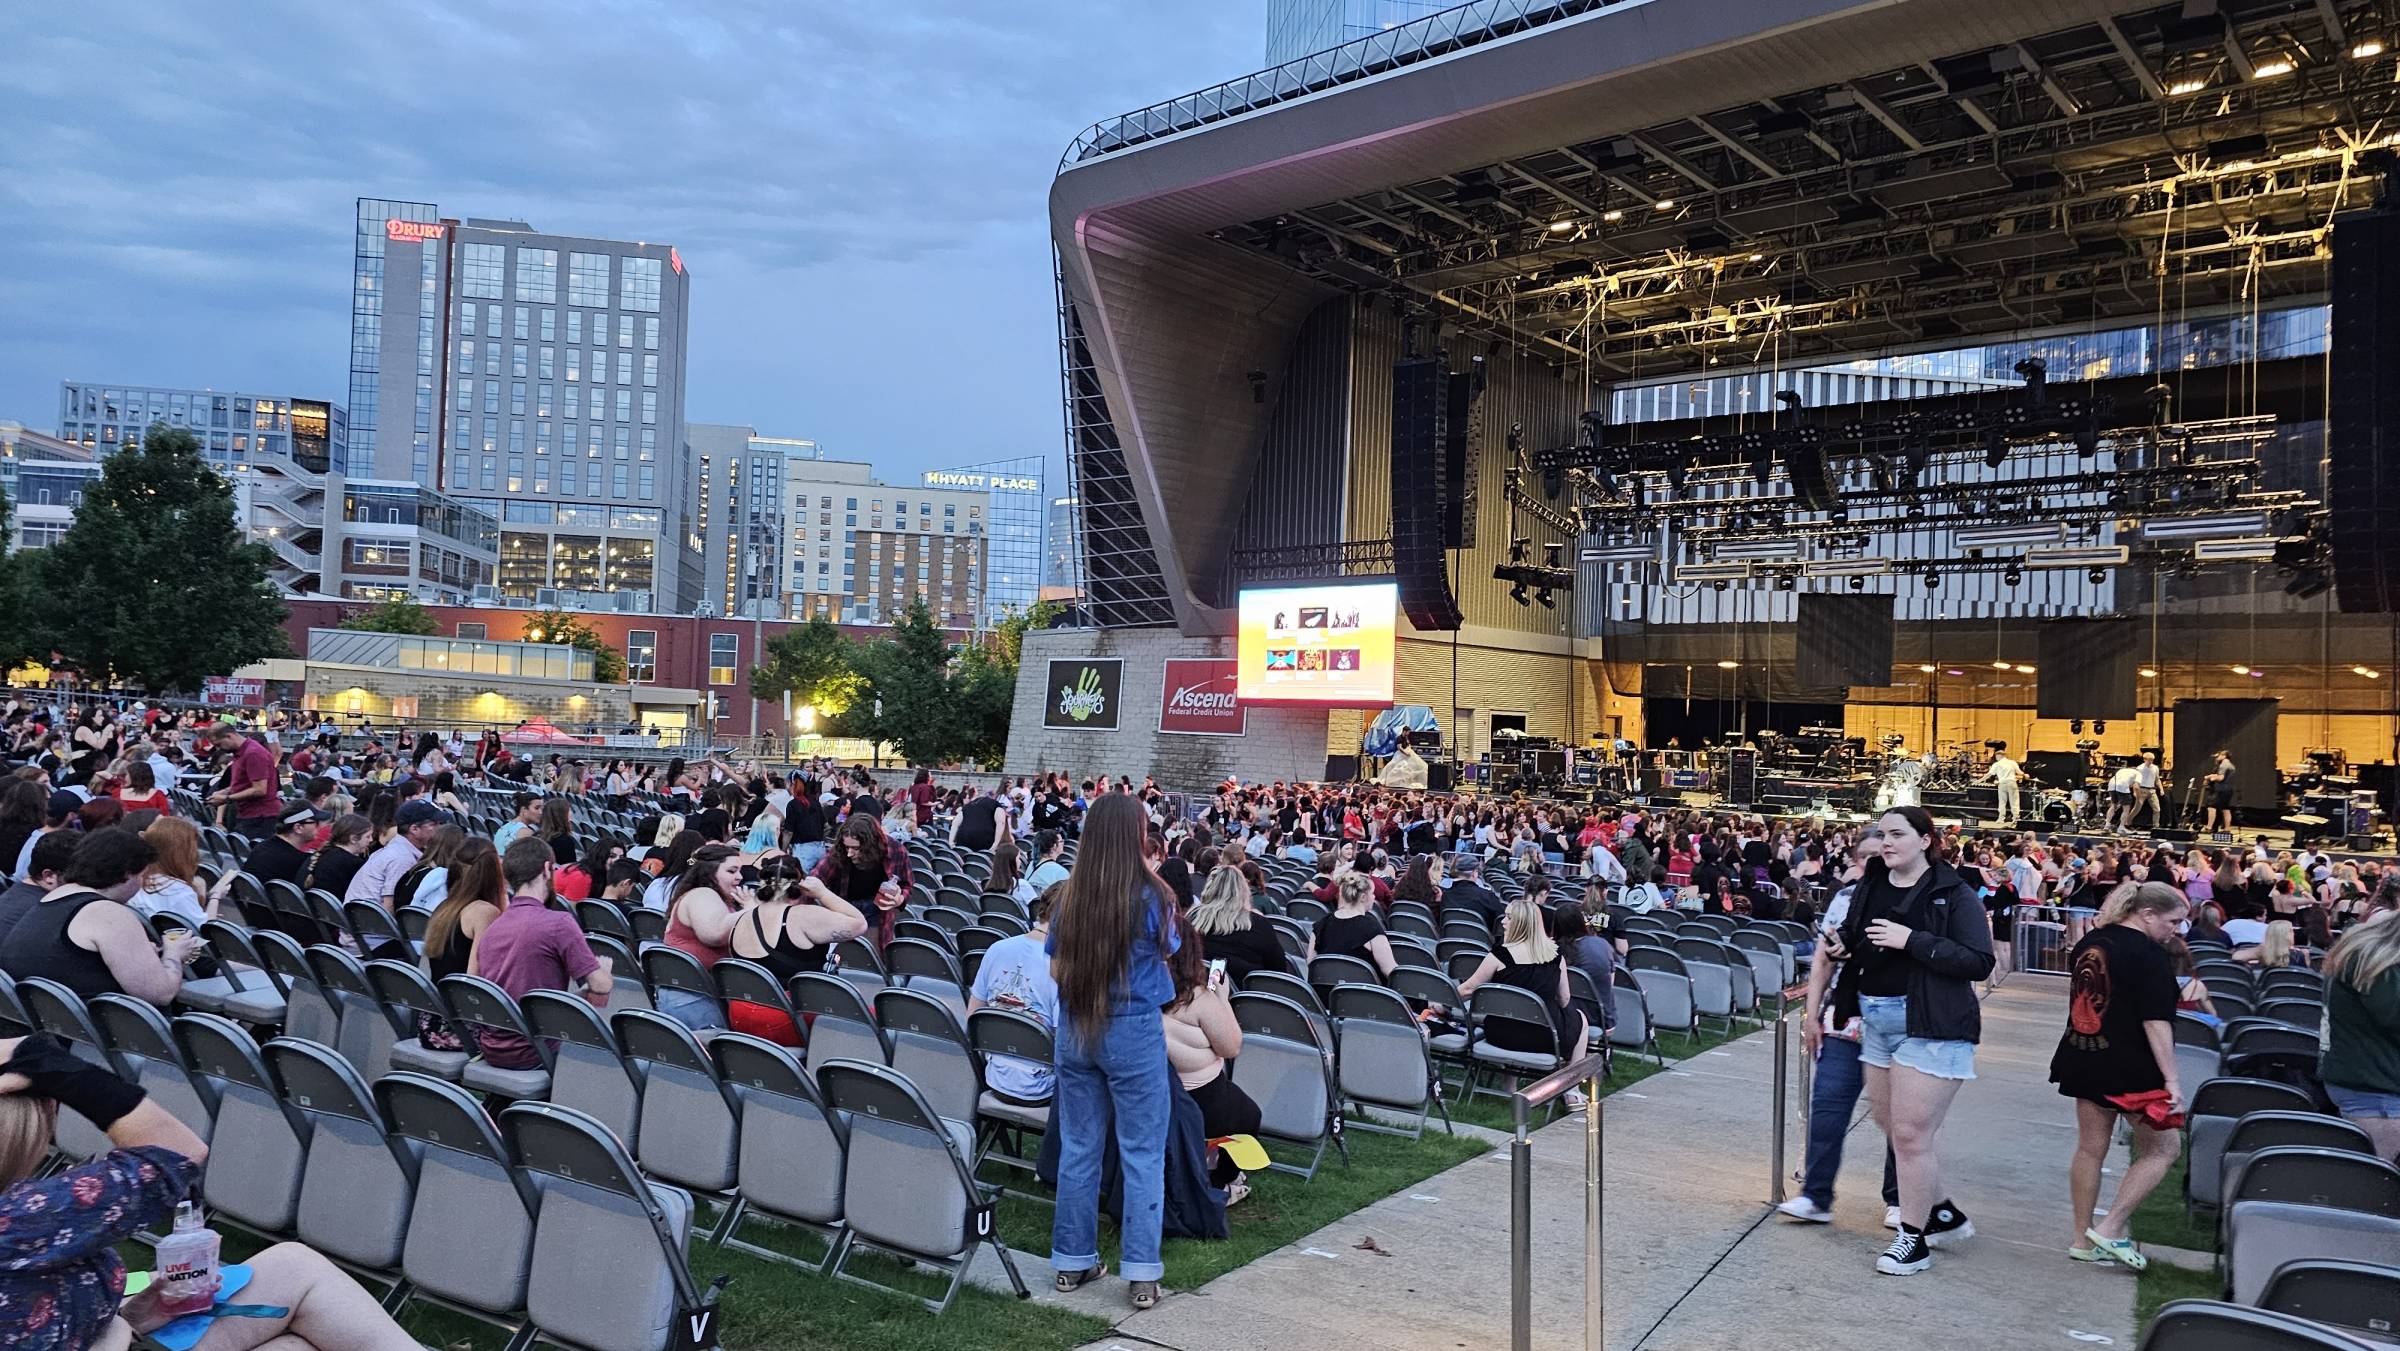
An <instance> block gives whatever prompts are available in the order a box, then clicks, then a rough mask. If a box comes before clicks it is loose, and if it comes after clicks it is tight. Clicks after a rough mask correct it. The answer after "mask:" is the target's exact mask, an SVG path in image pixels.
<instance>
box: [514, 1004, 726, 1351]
mask: <svg viewBox="0 0 2400 1351" xmlns="http://www.w3.org/2000/svg"><path fill="white" fill-rule="evenodd" d="M621 1016H624V1017H632V1018H640V1017H652V1018H661V1019H662V1020H663V1021H666V1022H669V1023H673V1024H674V1026H675V1027H676V1029H677V1030H678V1031H681V1032H682V1033H683V1035H684V1038H685V1040H686V1041H687V1042H689V1044H690V1046H691V1048H692V1049H693V1051H694V1052H695V1053H697V1052H698V1051H699V1049H700V1043H699V1040H698V1039H697V1038H695V1037H693V1036H692V1035H691V1033H690V1030H689V1029H687V1028H684V1027H683V1026H682V1024H680V1023H674V1020H673V1019H670V1018H665V1017H664V1015H661V1014H644V1013H642V1012H640V1011H638V1010H636V1011H634V1012H631V1013H628V1014H624V1015H621ZM500 1130H501V1134H502V1136H503V1137H504V1138H505V1139H506V1140H507V1141H508V1144H509V1147H510V1148H511V1149H512V1150H513V1151H514V1152H515V1154H516V1156H517V1165H518V1167H519V1168H521V1169H523V1170H524V1171H525V1172H527V1173H529V1174H531V1175H533V1176H534V1178H535V1179H536V1180H537V1181H538V1183H539V1185H540V1188H541V1207H540V1211H539V1213H538V1217H537V1218H536V1220H535V1221H534V1232H533V1267H532V1271H531V1273H530V1275H529V1276H528V1278H527V1281H526V1293H525V1307H526V1312H527V1313H528V1314H529V1315H530V1316H531V1318H532V1320H533V1324H534V1326H535V1327H538V1328H540V1329H541V1330H542V1335H543V1336H544V1338H546V1339H547V1340H551V1341H556V1342H561V1343H564V1344H566V1345H569V1346H577V1347H585V1348H589V1351H666V1348H667V1347H669V1346H672V1345H677V1344H679V1343H678V1338H680V1337H685V1336H689V1337H690V1339H691V1340H690V1341H689V1342H684V1343H681V1344H685V1345H689V1344H692V1343H695V1342H696V1343H697V1344H699V1345H702V1346H708V1345H713V1344H715V1341H716V1333H715V1325H716V1315H717V1307H716V1292H717V1290H718V1288H720V1287H721V1286H722V1284H723V1282H721V1281H720V1282H719V1283H718V1285H716V1286H711V1287H709V1288H707V1289H705V1290H704V1289H702V1288H701V1286H700V1284H699V1282H698V1281H696V1280H694V1279H693V1277H692V1272H691V1268H690V1266H689V1265H688V1264H686V1262H685V1261H684V1255H683V1253H684V1243H685V1241H686V1239H687V1238H689V1236H690V1234H691V1227H692V1198H691V1197H690V1196H689V1195H687V1194H686V1193H684V1192H683V1190H682V1189H680V1188H677V1187H671V1186H667V1185H664V1184H661V1183H656V1182H651V1181H648V1180H647V1179H645V1178H644V1177H643V1176H642V1174H641V1171H640V1169H639V1168H637V1167H636V1166H635V1165H634V1161H633V1159H632V1158H631V1157H629V1156H628V1155H627V1154H626V1152H625V1147H624V1146H623V1145H622V1144H620V1143H618V1141H617V1138H616V1137H615V1136H614V1135H611V1134H610V1133H609V1131H608V1128H607V1127H605V1126H603V1125H601V1124H600V1123H599V1122H597V1121H594V1120H592V1119H591V1118H590V1117H588V1116H585V1115H584V1114H582V1113H581V1112H578V1111H575V1110H573V1109H572V1108H566V1107H560V1106H558V1105H556V1104H555V1103H547V1102H520V1103H516V1104H513V1105H511V1106H510V1107H509V1108H508V1110H506V1111H504V1112H502V1113H501V1114H500Z"/></svg>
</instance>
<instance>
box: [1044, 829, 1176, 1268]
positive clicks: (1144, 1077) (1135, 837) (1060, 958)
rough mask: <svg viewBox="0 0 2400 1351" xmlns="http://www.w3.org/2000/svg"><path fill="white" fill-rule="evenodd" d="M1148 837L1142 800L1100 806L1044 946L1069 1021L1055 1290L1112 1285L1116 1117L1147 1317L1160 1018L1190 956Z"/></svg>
mask: <svg viewBox="0 0 2400 1351" xmlns="http://www.w3.org/2000/svg"><path fill="white" fill-rule="evenodd" d="M1147 831H1148V824H1147V822H1145V821H1144V819H1143V817H1142V808H1141V804H1140V803H1139V802H1136V801H1135V800H1134V799H1133V798H1131V797H1129V796H1127V795H1125V794H1122V793H1109V794H1106V795H1105V796H1102V797H1100V798H1099V799H1097V800H1096V801H1094V802H1093V803H1092V806H1091V810H1090V811H1089V812H1088V813H1087V814H1086V815H1085V817H1084V821H1083V836H1082V840H1083V842H1082V845H1081V846H1080V847H1079V848H1078V850H1077V852H1076V855H1075V870H1074V871H1073V872H1072V873H1070V874H1069V875H1068V877H1067V880H1066V881H1065V882H1063V883H1061V884H1060V889H1059V896H1058V900H1057V903H1056V904H1055V906H1054V907H1053V909H1052V914H1051V930H1050V938H1049V940H1048V942H1047V944H1046V945H1045V946H1046V948H1047V949H1048V951H1049V953H1050V956H1051V962H1050V972H1051V975H1052V977H1053V978H1055V979H1056V981H1057V982H1058V1007H1059V1011H1060V1013H1061V1015H1062V1019H1063V1022H1064V1026H1063V1027H1061V1028H1060V1031H1061V1032H1062V1033H1064V1035H1063V1036H1061V1037H1060V1038H1059V1042H1058V1129H1059V1133H1060V1139H1059V1158H1058V1202H1057V1208H1056V1210H1055V1212H1054V1218H1053V1219H1052V1221H1051V1230H1050V1247H1051V1253H1050V1265H1051V1268H1052V1269H1053V1270H1054V1271H1055V1272H1056V1275H1055V1277H1054V1279H1053V1282H1052V1283H1053V1284H1054V1285H1055V1286H1056V1288H1057V1289H1058V1291H1059V1293H1061V1294H1065V1293H1067V1292H1070V1291H1073V1290H1075V1289H1077V1288H1078V1287H1080V1286H1082V1285H1083V1284H1085V1283H1086V1282H1088V1281H1091V1280H1092V1279H1094V1278H1096V1277H1098V1276H1100V1275H1101V1274H1103V1271H1104V1268H1103V1267H1102V1266H1101V1264H1100V1165H1101V1156H1102V1153H1103V1151H1104V1146H1105V1141H1104V1139H1103V1135H1104V1133H1105V1132H1106V1131H1107V1129H1108V1123H1109V1121H1110V1119H1111V1116H1112V1114H1113V1117H1114V1119H1115V1123H1116V1141H1117V1158H1118V1161H1119V1166H1120V1168H1121V1169H1122V1174H1123V1181H1122V1184H1121V1188H1120V1191H1121V1195H1122V1197H1123V1202H1124V1215H1123V1220H1122V1223H1121V1226H1120V1229H1119V1236H1120V1239H1121V1243H1122V1253H1123V1256H1122V1259H1121V1263H1120V1269H1121V1270H1122V1272H1123V1273H1124V1276H1125V1279H1126V1281H1127V1282H1128V1283H1129V1285H1130V1287H1131V1289H1130V1295H1131V1298H1132V1301H1133V1307H1134V1308H1136V1309H1148V1308H1153V1307H1155V1306H1156V1305H1157V1303H1158V1282H1159V1278H1160V1277H1162V1276H1164V1275H1165V1274H1166V1268H1165V1267H1164V1266H1163V1265H1161V1264H1160V1261H1159V1233H1160V1228H1161V1225H1162V1222H1163V1216H1162V1212H1161V1205H1162V1202H1163V1199H1164V1196H1165V1191H1166V1139H1167V1110H1168V1100H1169V1096H1170V1095H1169V1093H1168V1091H1167V1075H1168V1068H1167V1042H1166V1033H1165V1030H1164V1028H1163V1027H1162V1025H1161V1024H1160V1022H1159V1012H1160V1011H1161V1010H1162V1009H1164V1008H1165V1007H1166V1006H1167V1005H1168V1004H1169V1003H1171V1002H1173V1000H1174V998H1175V982H1174V979H1173V978H1172V977H1171V976H1170V975H1169V974H1168V972H1167V964H1166V958H1167V957H1168V956H1170V955H1172V954H1173V953H1174V952H1176V951H1177V950H1178V949H1179V948H1180V946H1181V944H1180V940H1179V938H1178V935H1177V932H1176V926H1175V922H1174V919H1173V918H1172V917H1171V916H1170V915H1169V914H1168V913H1167V906H1168V900H1167V889H1166V888H1165V887H1164V886H1162V885H1160V883H1159V881H1158V878H1157V877H1156V876H1155V875H1154V874H1153V873H1152V872H1151V871H1150V866H1149V865H1148V864H1147V863H1146V862H1144V861H1143V857H1142V841H1143V837H1144V835H1145V834H1146V833H1147Z"/></svg>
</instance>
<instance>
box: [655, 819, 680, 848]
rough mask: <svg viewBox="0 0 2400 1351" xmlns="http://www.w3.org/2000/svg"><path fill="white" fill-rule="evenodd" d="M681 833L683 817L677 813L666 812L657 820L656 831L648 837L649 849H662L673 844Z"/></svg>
mask: <svg viewBox="0 0 2400 1351" xmlns="http://www.w3.org/2000/svg"><path fill="white" fill-rule="evenodd" d="M682 833H683V817H682V816H681V815H680V814H679V813H676V812H668V813H667V814H666V815H664V816H661V817H660V818H658V829H657V831H655V832H653V833H652V835H651V836H650V847H651V848H653V849H664V848H666V847H667V846H668V845H669V844H672V843H674V840H675V837H676V836H678V835H681V834H682Z"/></svg>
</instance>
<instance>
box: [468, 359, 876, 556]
mask: <svg viewBox="0 0 2400 1351" xmlns="http://www.w3.org/2000/svg"><path fill="white" fill-rule="evenodd" d="M531 390H532V396H531V397H530V398H528V397H527V385H526V383H525V382H524V381H522V380H516V381H512V382H510V385H509V391H508V411H509V412H510V413H511V414H512V415H514V416H517V417H523V416H525V415H526V414H527V413H528V412H531V413H532V414H533V415H534V416H535V417H549V416H550V407H551V406H550V397H551V387H550V386H548V385H543V384H536V385H533V386H532V387H531ZM606 393H607V391H606V390H598V389H595V390H593V391H592V398H591V411H590V412H589V413H588V414H587V413H585V412H584V400H583V397H582V390H581V389H580V387H578V386H575V385H569V386H567V389H566V395H565V400H564V403H563V405H562V406H561V409H560V411H561V413H562V415H563V416H565V417H568V418H580V417H586V416H589V417H592V418H597V419H606V420H611V421H616V422H631V421H633V411H634V402H633V394H634V391H632V390H630V389H620V390H618V391H617V392H616V394H617V397H616V403H615V405H614V414H615V416H614V417H613V418H611V417H610V413H611V406H610V404H609V402H608V401H607V399H606V398H605V397H604V395H605V394H606ZM455 406H456V407H457V409H458V411H459V412H461V413H471V412H473V411H475V382H474V381H472V380H461V381H459V382H458V401H457V404H456V405H455ZM483 411H484V412H486V413H492V414H497V413H499V411H500V381H498V380H496V379H494V380H486V381H484V382H483ZM641 420H642V422H643V423H644V424H645V425H649V426H656V425H657V424H658V391H656V390H643V391H642V402H641ZM880 523H881V522H880V521H879V522H878V524H880Z"/></svg>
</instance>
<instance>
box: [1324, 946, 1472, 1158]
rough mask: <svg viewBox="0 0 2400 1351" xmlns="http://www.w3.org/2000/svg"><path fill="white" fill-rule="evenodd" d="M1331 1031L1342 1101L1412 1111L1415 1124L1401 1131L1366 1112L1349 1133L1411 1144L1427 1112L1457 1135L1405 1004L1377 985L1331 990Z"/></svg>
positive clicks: (1422, 1037) (1422, 1036) (1430, 1058)
mask: <svg viewBox="0 0 2400 1351" xmlns="http://www.w3.org/2000/svg"><path fill="white" fill-rule="evenodd" d="M1333 1025H1334V1035H1335V1036H1336V1038H1337V1039H1338V1041H1337V1051H1336V1054H1335V1056H1334V1066H1335V1082H1336V1085H1337V1086H1338V1087H1339V1088H1340V1090H1341V1093H1342V1096H1343V1097H1345V1098H1348V1099H1349V1100H1350V1101H1352V1102H1355V1103H1358V1104H1359V1105H1360V1106H1361V1107H1365V1106H1370V1105H1371V1106H1376V1107H1383V1108H1388V1109H1390V1110H1393V1111H1398V1112H1407V1111H1410V1110H1414V1111H1415V1112H1416V1120H1415V1121H1414V1122H1412V1123H1410V1125H1409V1126H1408V1128H1407V1129H1405V1130H1403V1129H1401V1128H1399V1127H1396V1126H1387V1125H1384V1124H1383V1123H1381V1122H1379V1121H1376V1120H1375V1119H1374V1118H1373V1117H1371V1116H1369V1115H1368V1114H1366V1113H1365V1112H1363V1111H1362V1112H1361V1113H1360V1114H1359V1115H1357V1116H1356V1117H1353V1118H1350V1122H1349V1124H1350V1127H1351V1129H1353V1130H1362V1131H1373V1132H1377V1133H1380V1134H1386V1135H1405V1136H1407V1137H1408V1138H1409V1139H1411V1140H1414V1139H1416V1138H1418V1137H1419V1136H1421V1135H1423V1134H1424V1133H1425V1117H1426V1114H1427V1113H1428V1112H1431V1111H1439V1112H1440V1113H1441V1114H1442V1128H1443V1129H1444V1130H1447V1131H1449V1132H1450V1133H1451V1134H1453V1135H1456V1134H1457V1133H1458V1128H1457V1127H1456V1126H1454V1125H1452V1124H1451V1121H1450V1109H1449V1108H1448V1107H1447V1106H1445V1105H1443V1103H1442V1094H1441V1075H1440V1073H1439V1072H1438V1071H1437V1070H1436V1069H1435V1068H1434V1063H1433V1052H1432V1050H1431V1048H1429V1047H1428V1046H1427V1045H1426V1038H1425V1033H1424V1031H1423V1029H1421V1028H1420V1027H1419V1026H1418V1025H1417V1019H1416V1015H1415V1014H1412V1013H1410V1012H1409V1011H1408V1001H1407V1000H1406V999H1403V998H1401V997H1400V995H1399V994H1398V993H1396V992H1394V991H1391V990H1387V989H1385V988H1384V987H1382V986H1380V985H1336V986H1334V987H1333Z"/></svg>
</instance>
